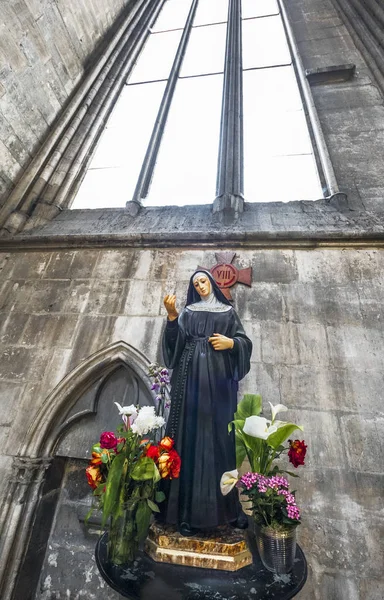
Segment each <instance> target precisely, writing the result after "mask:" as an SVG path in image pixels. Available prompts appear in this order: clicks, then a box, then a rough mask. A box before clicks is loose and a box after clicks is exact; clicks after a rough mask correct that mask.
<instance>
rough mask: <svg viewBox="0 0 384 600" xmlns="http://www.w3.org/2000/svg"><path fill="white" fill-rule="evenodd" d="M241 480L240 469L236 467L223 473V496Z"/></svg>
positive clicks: (221, 486)
mask: <svg viewBox="0 0 384 600" xmlns="http://www.w3.org/2000/svg"><path fill="white" fill-rule="evenodd" d="M238 481H239V471H238V470H237V469H234V470H233V471H226V472H225V473H223V475H222V477H221V479H220V490H221V493H222V494H223V496H226V495H227V494H229V492H230V491H231V490H232V489H233V488H234V487H235V485H236V483H237V482H238Z"/></svg>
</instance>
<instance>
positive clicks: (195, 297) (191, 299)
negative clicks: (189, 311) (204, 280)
mask: <svg viewBox="0 0 384 600" xmlns="http://www.w3.org/2000/svg"><path fill="white" fill-rule="evenodd" d="M197 273H204V275H206V276H207V277H208V279H209V281H210V282H211V287H212V292H213V293H214V294H215V296H216V298H217V300H218V301H219V302H222V303H223V304H226V305H227V306H231V307H232V304H231V303H230V301H229V300H228V299H227V298H226V297H225V296H224V294H223V292H222V291H221V289H220V288H219V286H218V285H217V283H216V281H215V280H214V278H213V277H212V275H211V273H210V272H209V271H205V270H204V269H197V270H196V271H195V272H194V273H193V275H192V277H191V279H190V280H189V287H188V294H187V302H186V304H185V306H189V305H190V304H195V303H196V302H200V301H201V297H200V294H199V293H198V291H197V290H196V288H195V286H194V285H193V278H194V277H195V275H196V274H197Z"/></svg>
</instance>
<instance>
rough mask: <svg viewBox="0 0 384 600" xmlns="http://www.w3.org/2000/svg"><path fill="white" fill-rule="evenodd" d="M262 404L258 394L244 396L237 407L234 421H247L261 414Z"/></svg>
mask: <svg viewBox="0 0 384 600" xmlns="http://www.w3.org/2000/svg"><path fill="white" fill-rule="evenodd" d="M262 406H263V403H262V399H261V396H260V394H244V397H243V399H242V400H241V402H239V404H238V405H237V411H236V412H235V419H247V418H248V417H252V416H253V415H256V416H258V415H259V414H260V413H261V409H262Z"/></svg>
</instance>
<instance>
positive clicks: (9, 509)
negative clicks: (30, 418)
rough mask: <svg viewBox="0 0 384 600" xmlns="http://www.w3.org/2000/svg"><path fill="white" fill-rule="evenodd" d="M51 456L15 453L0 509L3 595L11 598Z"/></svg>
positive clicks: (0, 585)
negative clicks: (19, 454) (37, 456)
mask: <svg viewBox="0 0 384 600" xmlns="http://www.w3.org/2000/svg"><path fill="white" fill-rule="evenodd" d="M51 460H52V459H51V458H46V457H44V458H34V457H30V456H16V457H14V460H13V465H12V473H11V477H10V479H9V482H8V489H7V491H6V493H5V496H4V500H3V504H2V506H1V510H0V515H1V516H0V519H1V521H0V540H1V542H0V552H1V560H0V598H1V599H2V600H11V598H12V592H13V588H14V584H15V580H16V577H17V574H18V571H19V569H20V565H21V563H22V560H23V557H24V554H25V552H26V549H27V546H28V540H29V536H30V532H31V528H32V525H33V520H34V516H35V511H36V508H37V506H38V503H39V500H40V494H41V488H42V484H43V483H44V480H45V474H46V470H47V469H48V467H49V466H50V464H51Z"/></svg>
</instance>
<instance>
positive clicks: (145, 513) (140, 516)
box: [136, 501, 152, 542]
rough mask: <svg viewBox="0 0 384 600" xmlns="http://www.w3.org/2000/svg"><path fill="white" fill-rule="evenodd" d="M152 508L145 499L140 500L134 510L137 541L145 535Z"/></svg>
mask: <svg viewBox="0 0 384 600" xmlns="http://www.w3.org/2000/svg"><path fill="white" fill-rule="evenodd" d="M151 516H152V510H151V509H150V507H149V506H148V504H147V501H142V502H140V504H139V506H138V508H137V511H136V525H137V538H138V540H139V542H140V541H141V540H144V539H145V538H146V537H147V533H148V528H149V523H150V522H151Z"/></svg>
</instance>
